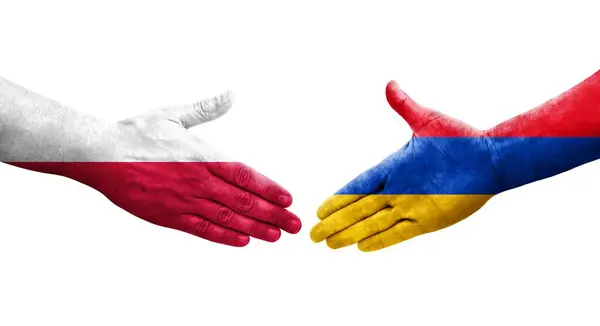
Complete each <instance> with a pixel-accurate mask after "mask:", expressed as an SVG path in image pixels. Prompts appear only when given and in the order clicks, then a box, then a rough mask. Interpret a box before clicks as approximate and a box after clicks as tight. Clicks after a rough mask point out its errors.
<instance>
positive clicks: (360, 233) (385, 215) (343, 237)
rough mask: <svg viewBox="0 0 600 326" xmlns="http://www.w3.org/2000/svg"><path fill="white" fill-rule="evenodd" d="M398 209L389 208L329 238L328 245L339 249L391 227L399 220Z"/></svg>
mask: <svg viewBox="0 0 600 326" xmlns="http://www.w3.org/2000/svg"><path fill="white" fill-rule="evenodd" d="M398 215H399V212H398V210H394V209H392V208H387V209H384V210H381V211H379V212H377V213H375V214H374V215H372V216H370V217H368V218H366V219H364V220H362V221H360V222H358V223H356V224H354V225H352V226H350V227H349V228H347V229H345V230H342V231H340V232H338V233H336V234H334V235H332V236H331V237H329V238H327V246H328V247H329V248H331V249H339V248H343V247H347V246H350V245H353V244H355V243H358V242H359V241H361V240H364V239H366V238H368V237H370V236H372V235H375V234H377V233H379V232H382V231H384V230H387V229H389V228H390V227H392V226H393V225H394V224H396V223H397V222H398V220H399V217H398Z"/></svg>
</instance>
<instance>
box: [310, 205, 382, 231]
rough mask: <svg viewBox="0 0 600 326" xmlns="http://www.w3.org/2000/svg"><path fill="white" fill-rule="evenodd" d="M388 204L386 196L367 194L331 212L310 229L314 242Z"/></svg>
mask: <svg viewBox="0 0 600 326" xmlns="http://www.w3.org/2000/svg"><path fill="white" fill-rule="evenodd" d="M387 205H388V202H387V198H386V197H384V196H367V197H365V198H362V199H361V200H359V201H357V202H355V203H352V204H350V205H348V206H346V207H344V208H343V209H341V210H339V211H337V212H335V213H333V214H331V215H330V216H328V217H327V218H325V219H323V220H321V222H319V223H317V225H315V226H314V227H313V229H312V230H311V231H310V237H311V239H312V240H313V241H314V242H321V241H323V240H325V239H326V238H328V237H330V236H332V235H333V234H335V233H337V232H340V231H342V230H344V229H345V228H347V227H349V226H351V225H353V224H355V223H357V222H359V221H361V220H363V219H365V218H366V217H368V216H371V215H373V214H375V213H376V212H378V211H380V210H382V209H384V208H385V207H386V206H387Z"/></svg>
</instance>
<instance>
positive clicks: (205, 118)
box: [159, 91, 234, 128]
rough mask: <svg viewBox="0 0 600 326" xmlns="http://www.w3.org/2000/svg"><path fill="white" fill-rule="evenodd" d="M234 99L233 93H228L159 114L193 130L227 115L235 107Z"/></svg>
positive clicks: (164, 110) (167, 109)
mask: <svg viewBox="0 0 600 326" xmlns="http://www.w3.org/2000/svg"><path fill="white" fill-rule="evenodd" d="M233 99H234V94H233V92H232V91H226V92H224V93H222V94H220V95H217V96H214V97H211V98H207V99H204V100H202V101H198V102H195V103H192V104H188V105H183V106H177V107H172V108H166V109H162V110H160V112H159V114H160V115H162V116H164V117H167V118H169V119H172V120H174V121H175V122H177V123H180V124H181V125H182V126H183V127H184V128H192V127H195V126H197V125H199V124H202V123H206V122H209V121H212V120H215V119H217V118H219V117H220V116H222V115H224V114H225V113H227V111H229V109H230V108H231V106H232V105H233Z"/></svg>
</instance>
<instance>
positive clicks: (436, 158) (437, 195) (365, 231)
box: [311, 82, 501, 251]
mask: <svg viewBox="0 0 600 326" xmlns="http://www.w3.org/2000/svg"><path fill="white" fill-rule="evenodd" d="M386 96H387V100H388V102H389V104H390V105H391V107H392V108H393V109H394V110H395V111H396V112H397V113H398V114H400V115H401V116H402V117H403V118H404V120H406V122H407V123H408V124H409V125H410V127H411V128H412V130H413V132H414V134H413V137H412V138H411V140H410V141H409V142H408V143H407V144H406V145H404V147H402V148H401V149H400V150H398V151H397V152H395V153H393V154H392V155H390V156H389V157H388V158H386V159H385V160H383V161H382V162H381V163H380V164H378V165H377V166H375V167H373V168H371V169H369V170H367V171H366V172H364V173H362V174H361V175H359V176H358V177H357V178H355V179H354V180H352V181H351V182H350V183H348V184H347V185H346V186H344V187H343V188H342V189H340V190H339V191H338V192H337V193H336V194H335V195H334V196H332V197H330V198H329V199H327V200H326V201H325V202H324V203H323V204H322V205H321V207H320V208H319V209H318V212H317V216H318V217H319V218H320V219H321V221H320V222H319V223H318V224H317V225H316V226H314V228H313V229H312V231H311V238H312V240H313V241H315V242H320V241H323V240H325V239H327V245H328V246H329V247H331V248H334V249H337V248H341V247H345V246H349V245H352V244H355V243H358V248H359V249H360V250H362V251H374V250H378V249H382V248H385V247H388V246H391V245H393V244H396V243H399V242H402V241H405V240H408V239H410V238H413V237H415V236H418V235H422V234H425V233H428V232H433V231H436V230H440V229H442V228H445V227H447V226H450V225H452V224H454V223H456V222H458V221H460V220H462V219H464V218H466V217H468V216H470V215H471V214H473V213H474V212H475V211H477V210H478V209H479V208H480V207H482V206H483V205H484V204H485V203H486V202H487V201H488V200H489V199H490V198H491V197H492V196H493V195H494V194H496V193H499V192H500V191H501V183H500V182H499V176H498V174H497V173H496V170H495V167H494V163H493V160H492V155H491V153H492V152H491V151H490V147H489V146H490V143H489V140H488V138H487V137H486V136H485V134H484V133H483V132H481V131H479V130H476V129H474V128H472V127H470V126H468V125H466V124H465V123H463V122H461V121H458V120H456V119H453V118H450V117H448V116H445V115H443V114H441V113H439V112H436V111H434V110H431V109H428V108H425V107H422V106H420V105H419V104H417V103H416V102H414V101H413V100H412V99H411V98H409V97H408V96H407V95H406V94H405V93H404V92H403V91H402V90H401V89H400V88H399V87H398V86H397V84H396V83H395V82H390V83H389V84H388V86H387V89H386Z"/></svg>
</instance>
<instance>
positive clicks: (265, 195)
mask: <svg viewBox="0 0 600 326" xmlns="http://www.w3.org/2000/svg"><path fill="white" fill-rule="evenodd" d="M232 103H233V99H232V93H231V92H226V93H224V94H221V95H219V96H216V97H213V98H209V99H205V100H202V101H199V102H197V103H194V104H191V105H185V106H181V107H168V108H161V109H156V110H153V111H150V112H149V113H147V114H144V115H140V116H136V117H132V118H129V119H125V120H122V121H119V122H117V123H110V122H106V121H102V120H100V119H96V118H95V117H92V116H88V115H85V114H83V113H81V112H78V111H75V110H72V109H70V108H67V107H65V106H63V105H61V104H59V103H57V102H55V101H52V100H50V99H47V98H45V97H43V96H40V95H38V94H35V93H33V92H30V91H28V90H26V89H24V88H23V87H21V86H18V85H16V84H14V83H12V82H10V81H8V80H6V79H3V78H0V161H2V162H6V163H8V164H12V165H14V166H19V167H22V168H26V169H29V170H33V171H38V172H44V173H51V174H56V175H61V176H65V177H68V178H71V179H74V180H76V181H79V182H81V183H83V184H85V185H87V186H90V187H92V188H94V189H96V190H98V191H99V192H101V193H102V194H104V195H105V196H106V197H107V198H108V199H110V200H111V201H112V202H113V203H115V204H116V205H117V206H119V207H121V208H123V209H125V210H126V211H128V212H130V213H132V214H133V215H135V216H137V217H140V218H142V219H144V220H146V221H149V222H151V223H154V224H156V225H160V226H164V227H167V228H172V229H177V230H180V231H183V232H186V233H189V234H192V235H195V236H198V237H201V238H204V239H207V240H210V241H213V242H217V243H222V244H226V245H231V246H237V247H243V246H245V245H247V244H248V242H249V240H250V237H254V238H258V239H262V240H265V241H269V242H275V241H277V240H278V239H279V238H280V235H281V231H280V230H285V231H286V232H289V233H297V232H298V231H299V230H300V228H301V222H300V220H299V219H298V217H297V216H295V215H294V214H293V213H291V212H289V211H288V210H287V209H286V208H287V207H289V206H290V205H291V203H292V197H291V195H290V194H289V192H288V191H287V190H285V189H284V188H282V187H281V186H280V185H278V184H277V183H275V182H274V181H272V180H270V179H269V178H267V177H266V176H264V175H262V174H260V173H258V172H257V171H255V170H253V169H252V168H250V167H248V166H246V165H244V164H243V163H240V162H235V161H233V160H231V159H229V158H227V157H226V156H225V155H224V154H222V153H220V152H219V151H217V150H216V149H214V148H212V147H211V146H209V145H208V144H206V143H205V142H203V141H202V140H201V139H199V138H198V137H196V136H195V135H193V134H192V133H190V132H188V128H192V127H194V126H197V125H200V124H203V123H206V122H209V121H212V120H214V119H216V118H218V117H220V116H222V115H223V114H225V113H226V112H227V111H228V110H229V109H230V108H231V106H232Z"/></svg>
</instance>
